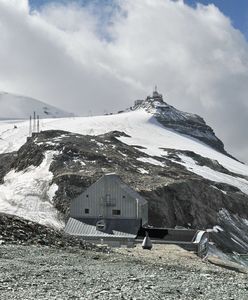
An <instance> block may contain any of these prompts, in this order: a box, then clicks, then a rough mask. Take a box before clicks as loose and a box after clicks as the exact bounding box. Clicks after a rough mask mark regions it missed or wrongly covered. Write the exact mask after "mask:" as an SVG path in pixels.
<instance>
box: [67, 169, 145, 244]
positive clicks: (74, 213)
mask: <svg viewBox="0 0 248 300" xmlns="http://www.w3.org/2000/svg"><path fill="white" fill-rule="evenodd" d="M147 223H148V203H147V201H146V200H145V199H144V198H143V197H141V196H140V195H139V194H138V193H137V192H136V191H134V190H133V189H131V188H130V187H129V186H128V185H127V184H125V183H124V182H122V181H121V179H120V177H119V176H117V175H116V174H106V175H104V176H102V177H101V178H100V179H99V180H98V181H96V182H95V183H94V184H92V185H91V186H90V187H89V188H88V189H87V190H86V191H85V192H83V193H82V194H81V195H79V196H78V197H77V198H75V199H74V200H72V202H71V206H70V218H69V220H68V222H67V224H66V227H65V232H66V233H68V234H71V235H76V236H80V237H82V238H83V239H86V240H91V241H92V242H95V243H99V242H100V243H101V242H102V243H107V244H109V245H112V246H120V245H127V246H131V245H132V244H133V243H134V240H135V238H136V236H137V234H138V232H139V230H140V228H141V227H142V226H144V225H146V224H147Z"/></svg>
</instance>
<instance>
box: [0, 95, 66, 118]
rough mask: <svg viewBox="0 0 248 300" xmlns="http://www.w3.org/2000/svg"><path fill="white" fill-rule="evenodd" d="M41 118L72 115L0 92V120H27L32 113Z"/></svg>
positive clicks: (28, 99) (33, 100)
mask: <svg viewBox="0 0 248 300" xmlns="http://www.w3.org/2000/svg"><path fill="white" fill-rule="evenodd" d="M34 111H35V112H36V114H37V115H39V116H40V117H41V118H65V117H69V116H72V114H70V113H67V112H65V111H63V110H62V109H59V108H57V107H55V106H52V105H49V104H47V103H44V102H42V101H39V100H36V99H33V98H30V97H25V96H19V95H14V94H9V93H5V92H0V120H12V119H28V118H29V116H30V115H32V114H33V112H34Z"/></svg>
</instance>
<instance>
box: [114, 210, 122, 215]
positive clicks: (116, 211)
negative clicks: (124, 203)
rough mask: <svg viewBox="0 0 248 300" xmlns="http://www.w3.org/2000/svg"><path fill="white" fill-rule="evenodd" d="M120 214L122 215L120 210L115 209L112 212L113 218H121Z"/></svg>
mask: <svg viewBox="0 0 248 300" xmlns="http://www.w3.org/2000/svg"><path fill="white" fill-rule="evenodd" d="M120 214H121V211H120V209H113V210H112V215H113V216H120Z"/></svg>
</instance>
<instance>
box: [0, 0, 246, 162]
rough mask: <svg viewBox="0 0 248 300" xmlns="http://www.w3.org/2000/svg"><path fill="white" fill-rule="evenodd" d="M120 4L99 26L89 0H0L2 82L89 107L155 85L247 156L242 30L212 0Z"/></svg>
mask: <svg viewBox="0 0 248 300" xmlns="http://www.w3.org/2000/svg"><path fill="white" fill-rule="evenodd" d="M118 3H119V4H120V10H115V11H114V13H113V14H112V18H111V20H109V21H110V22H109V23H107V22H104V28H100V29H101V30H99V18H98V17H99V16H97V15H95V14H93V13H92V11H94V10H92V7H91V8H89V7H84V8H83V7H80V6H78V5H76V4H75V3H74V4H71V5H66V6H63V5H58V4H56V5H55V4H53V5H49V6H47V7H44V8H43V9H42V10H41V11H39V12H29V9H28V3H27V1H24V0H8V1H7V0H0V43H1V47H0V89H1V90H8V91H10V92H16V93H21V94H25V95H29V96H33V97H36V98H40V99H41V100H44V101H47V102H49V103H50V104H54V105H57V106H60V107H62V108H64V109H67V110H70V111H75V112H77V113H79V112H81V113H82V114H87V113H88V112H89V110H91V111H93V112H95V113H102V112H103V111H104V110H108V111H112V110H117V109H122V108H125V107H127V106H129V105H131V103H132V100H134V99H135V98H142V97H145V96H146V94H147V93H149V92H150V91H151V89H152V86H154V85H155V84H157V85H158V86H159V89H160V90H161V91H162V92H163V93H164V94H166V95H167V101H168V102H169V103H171V104H172V105H174V106H176V107H178V108H180V109H184V110H187V111H191V112H195V113H198V114H200V115H202V116H203V117H204V118H205V119H206V121H207V122H208V123H209V124H210V125H211V126H213V127H214V129H215V131H216V132H217V134H218V135H219V136H220V137H221V138H222V139H223V140H224V142H225V144H226V145H227V149H228V150H230V151H231V152H232V153H233V154H235V155H236V154H237V156H238V157H239V158H241V159H243V160H246V161H247V156H248V141H247V140H248V139H247V133H246V120H247V119H248V118H247V117H248V102H247V100H246V97H247V92H248V45H247V42H246V40H245V38H244V37H243V36H242V34H241V33H240V32H239V31H237V30H235V29H234V28H233V27H232V24H231V22H230V20H229V19H228V18H227V17H225V16H224V15H223V14H222V13H221V12H220V11H219V10H218V9H217V8H216V7H215V6H214V5H208V6H203V5H198V6H197V8H196V9H194V8H191V7H189V6H187V5H186V4H184V3H183V1H170V0H136V1H131V0H125V1H119V2H118ZM106 24H108V25H106ZM99 32H104V33H105V34H106V36H108V39H105V38H104V37H103V36H101V35H99ZM109 37H111V39H109Z"/></svg>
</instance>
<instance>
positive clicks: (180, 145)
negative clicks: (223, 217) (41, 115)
mask: <svg viewBox="0 0 248 300" xmlns="http://www.w3.org/2000/svg"><path fill="white" fill-rule="evenodd" d="M14 124H16V125H17V128H16V129H14V128H13V127H14ZM50 129H58V130H65V131H70V132H74V133H78V134H88V135H98V134H103V133H107V132H110V131H114V130H118V131H122V132H125V133H126V134H127V135H129V136H130V137H120V138H119V139H120V140H121V141H122V142H124V143H126V144H128V145H139V146H142V147H145V149H140V151H141V152H145V153H146V154H148V155H150V156H160V157H163V156H165V157H166V155H167V151H165V150H163V148H172V149H177V150H190V151H193V152H195V153H197V154H199V155H201V156H203V157H208V158H210V159H214V160H217V161H218V162H219V163H220V164H221V165H222V166H224V167H225V168H226V169H228V170H229V171H231V172H233V173H236V174H240V175H244V176H248V166H247V165H245V164H242V163H240V162H238V161H236V160H234V159H232V158H230V157H228V156H226V155H224V154H222V153H220V152H218V151H216V150H214V149H213V148H211V147H210V146H208V145H206V144H204V143H202V142H200V141H199V140H196V139H194V138H191V137H189V136H186V135H182V134H180V133H177V132H175V131H173V130H171V129H167V128H165V127H163V126H162V125H161V124H160V123H158V122H157V120H156V119H155V117H154V116H153V115H152V114H150V113H148V112H146V111H145V110H144V109H139V110H136V111H129V112H125V113H122V114H115V115H107V116H94V117H73V118H61V119H43V120H41V130H50ZM28 130H29V123H28V121H19V122H18V123H15V122H14V121H1V122H0V153H4V152H11V151H16V150H18V149H19V148H20V146H22V145H23V144H24V143H25V141H26V137H27V135H28ZM141 157H142V155H141ZM154 159H155V158H154ZM182 159H183V164H184V165H185V166H186V168H187V169H188V170H190V171H191V172H194V173H196V174H198V175H200V176H202V177H205V178H207V179H210V180H213V181H219V182H225V183H228V184H231V185H234V186H237V187H238V188H240V189H241V190H242V191H243V192H245V193H246V194H248V182H247V180H245V179H242V178H240V177H233V176H230V175H227V174H224V173H221V172H216V171H214V170H212V169H210V168H207V167H201V166H198V165H197V164H196V162H195V161H194V160H193V159H191V158H189V157H187V156H183V158H182ZM156 161H157V162H159V161H158V160H156ZM159 163H160V162H159ZM176 163H178V162H176Z"/></svg>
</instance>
